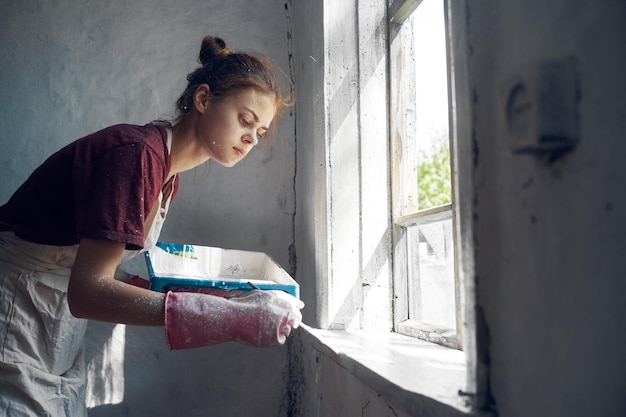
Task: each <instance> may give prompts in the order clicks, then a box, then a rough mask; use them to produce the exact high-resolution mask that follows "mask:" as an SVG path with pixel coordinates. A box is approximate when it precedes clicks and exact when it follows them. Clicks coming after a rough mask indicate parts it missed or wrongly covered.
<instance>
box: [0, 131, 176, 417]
mask: <svg viewBox="0 0 626 417" xmlns="http://www.w3.org/2000/svg"><path fill="white" fill-rule="evenodd" d="M167 132H168V151H169V150H170V149H171V140H172V133H171V128H170V127H169V126H167ZM170 200H171V194H170V196H169V197H168V198H167V199H166V201H165V202H163V193H162V192H161V193H160V196H159V200H158V202H157V204H158V206H157V207H159V211H158V212H157V215H156V216H155V219H154V221H153V223H152V226H151V227H150V230H149V231H148V233H147V234H146V240H145V246H144V250H147V249H148V248H150V247H152V246H154V244H156V242H157V240H158V236H159V234H160V232H161V228H162V226H163V222H164V221H165V216H166V214H167V210H168V208H169V203H170ZM77 249H78V246H50V245H40V244H36V243H31V242H27V241H25V240H23V239H20V238H19V237H17V236H15V234H14V233H13V232H0V416H6V417H17V416H19V417H26V416H28V417H30V416H32V417H42V416H44V417H62V416H67V417H85V416H87V408H86V405H85V387H86V375H87V374H86V367H85V361H84V343H83V339H84V335H85V331H86V328H87V320H84V319H78V318H75V317H74V316H72V314H71V313H70V310H69V306H68V303H67V286H68V282H69V277H70V272H71V268H72V266H73V264H74V259H75V258H76V251H77ZM139 252H140V251H125V253H124V256H123V259H122V261H125V260H127V259H129V258H130V257H132V256H134V255H136V254H138V253H139Z"/></svg>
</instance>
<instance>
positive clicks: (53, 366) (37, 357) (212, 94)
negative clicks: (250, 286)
mask: <svg viewBox="0 0 626 417" xmlns="http://www.w3.org/2000/svg"><path fill="white" fill-rule="evenodd" d="M200 62H201V64H202V67H200V68H198V69H197V70H196V71H194V72H192V73H191V74H190V75H189V76H188V77H187V80H188V81H189V83H188V86H187V88H186V90H185V91H184V93H183V94H182V96H181V97H180V98H179V99H178V102H177V108H178V111H179V113H180V117H179V119H178V122H177V123H176V124H175V125H174V126H172V125H170V124H169V123H165V122H154V123H150V124H148V125H145V126H134V125H117V126H112V127H109V128H107V129H104V130H102V131H100V132H96V133H94V134H92V135H89V136H86V137H84V138H82V139H79V140H77V141H75V142H73V143H71V144H69V145H67V146H66V147H64V148H63V149H61V150H60V151H58V152H57V153H55V154H54V155H52V156H51V157H50V158H49V159H48V160H47V161H45V162H44V163H43V164H42V165H41V166H40V167H39V168H37V170H35V171H34V172H33V174H32V175H31V176H30V177H29V179H28V180H27V181H26V182H25V183H24V184H23V185H22V186H21V187H20V188H19V189H18V190H17V191H16V192H15V194H14V195H13V196H12V197H11V199H10V200H9V202H7V203H6V204H5V205H4V206H2V207H0V297H2V300H1V301H0V349H1V350H0V393H1V395H0V415H33V416H41V415H52V416H64V415H67V416H70V415H71V416H74V417H75V416H81V415H86V409H85V402H84V397H85V379H86V374H85V368H84V360H83V351H82V349H83V348H82V341H83V336H84V333H85V328H86V320H85V319H93V320H102V321H109V322H115V323H125V324H134V325H157V326H164V327H165V336H166V341H167V344H168V346H169V347H170V349H185V348H193V347H200V346H207V345H212V344H216V343H221V342H226V341H238V342H241V343H244V344H248V345H252V346H257V347H265V346H276V345H280V344H282V343H284V341H285V339H286V337H287V336H288V335H289V333H290V332H291V330H292V329H293V328H296V327H298V325H299V323H300V320H301V317H302V316H301V314H300V309H301V308H302V307H303V304H302V302H300V301H299V300H297V299H295V298H293V297H291V296H289V295H287V294H285V293H282V292H272V291H257V290H254V291H251V292H239V293H228V296H221V297H220V296H217V295H212V294H207V293H192V292H168V293H167V294H165V293H157V292H153V291H149V290H147V289H144V288H141V287H139V286H133V285H129V284H127V283H125V282H122V281H119V280H116V279H114V277H115V274H116V270H117V267H118V265H119V264H120V262H121V261H123V260H125V259H128V258H129V257H132V256H133V255H136V254H137V253H138V252H139V251H140V250H145V249H148V248H149V247H150V246H151V245H153V244H154V243H156V240H157V237H158V235H159V232H160V229H161V225H162V223H163V221H164V219H165V215H166V212H167V210H168V207H169V203H170V201H171V199H172V198H173V197H174V195H175V194H176V190H177V187H178V173H180V172H183V171H186V170H189V169H191V168H194V167H196V166H198V165H200V164H202V163H204V162H206V161H208V160H214V161H216V162H218V163H220V164H223V165H225V166H229V167H230V166H233V165H235V164H236V163H237V162H239V161H241V160H242V159H243V158H244V157H245V156H246V155H247V154H248V152H250V150H251V149H252V148H253V147H254V146H255V145H257V144H258V142H259V141H260V140H263V139H264V138H265V137H266V136H267V134H268V131H269V130H270V129H271V125H272V121H273V120H274V118H275V117H276V116H278V115H279V114H280V113H281V112H282V111H283V110H284V109H285V107H287V106H288V105H289V104H290V103H289V99H288V96H287V95H285V94H284V93H283V92H282V90H281V86H280V85H279V83H278V82H277V77H276V76H275V73H274V71H273V69H272V66H271V64H270V63H269V61H268V60H266V59H265V58H263V57H258V56H253V55H249V54H245V53H235V52H232V51H230V50H229V49H228V48H227V47H226V44H225V43H224V41H223V40H221V39H219V38H213V37H211V36H207V37H206V38H205V39H204V40H203V42H202V46H201V50H200ZM214 294H216V293H214ZM218 295H219V294H218ZM222 295H224V294H222Z"/></svg>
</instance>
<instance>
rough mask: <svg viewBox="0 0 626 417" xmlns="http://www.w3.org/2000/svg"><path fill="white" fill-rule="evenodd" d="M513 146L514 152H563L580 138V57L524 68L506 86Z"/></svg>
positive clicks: (509, 130)
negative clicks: (578, 72) (578, 58)
mask: <svg viewBox="0 0 626 417" xmlns="http://www.w3.org/2000/svg"><path fill="white" fill-rule="evenodd" d="M504 95H505V101H504V103H505V119H506V126H507V130H508V135H507V137H508V140H509V147H510V149H511V151H512V152H514V153H561V152H566V151H569V150H571V149H572V148H574V146H576V143H577V141H578V114H577V107H578V101H579V99H580V93H579V81H578V74H577V69H576V60H575V59H574V58H573V57H566V58H562V59H558V60H550V61H543V62H539V63H537V64H535V65H533V66H528V67H526V68H522V69H521V71H520V74H519V75H517V76H516V77H515V78H514V79H512V80H511V81H510V82H508V83H507V84H506V85H505V88H504Z"/></svg>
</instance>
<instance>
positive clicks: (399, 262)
mask: <svg viewBox="0 0 626 417" xmlns="http://www.w3.org/2000/svg"><path fill="white" fill-rule="evenodd" d="M421 3H422V0H396V1H394V2H393V3H392V4H391V5H390V7H389V12H388V13H389V21H388V24H389V61H390V62H389V67H390V69H389V74H390V82H389V89H390V91H389V95H390V100H389V102H390V110H389V111H390V142H391V155H392V158H391V167H392V169H391V183H392V192H391V194H392V195H391V198H392V225H393V245H392V246H393V248H394V249H393V252H394V253H393V259H394V262H393V299H394V303H393V317H394V320H393V329H394V331H395V332H397V333H400V334H404V335H407V336H412V337H417V338H419V339H422V340H426V341H430V342H433V343H437V344H441V345H444V346H447V347H450V348H455V349H462V347H463V316H464V314H463V301H462V285H461V282H460V275H461V274H460V273H459V261H458V259H459V252H458V251H459V245H458V242H459V236H458V233H459V227H458V216H457V213H456V203H455V202H456V201H457V198H456V197H457V195H458V194H457V175H456V172H457V170H456V167H455V163H454V161H455V159H456V158H455V156H456V146H455V131H454V120H455V115H454V106H455V104H454V101H453V100H454V99H455V95H454V94H453V92H452V90H453V85H452V77H451V73H452V62H453V61H452V56H451V45H450V37H449V33H450V24H449V18H448V4H447V1H445V0H444V15H445V18H444V24H445V26H446V29H445V33H446V34H445V42H446V61H447V62H446V64H447V68H448V71H447V77H448V103H449V104H448V111H449V117H448V119H449V146H450V173H451V183H452V184H451V187H452V195H451V200H452V202H451V203H450V204H445V205H443V206H439V207H433V208H429V209H426V210H419V209H418V207H417V193H416V190H417V181H418V180H417V173H416V170H417V149H416V148H417V146H416V145H415V140H414V133H413V132H414V131H415V129H414V126H415V124H416V120H415V118H414V117H412V116H413V115H414V114H415V112H414V111H411V110H412V108H411V101H410V100H406V94H403V93H404V92H406V91H414V90H415V88H414V83H415V81H414V80H415V72H414V68H413V65H410V63H411V62H414V60H412V56H413V54H414V53H415V52H414V50H413V43H412V32H411V30H410V28H407V27H406V26H405V22H406V21H407V20H408V19H409V18H410V17H411V15H412V14H413V13H414V12H415V11H416V10H417V8H418V7H419V6H420V4H421ZM444 217H448V218H451V219H452V234H453V236H452V239H453V245H454V252H455V254H454V266H453V270H454V289H455V291H454V300H455V313H456V314H455V316H456V317H455V318H456V329H451V328H446V327H442V326H437V325H433V324H430V323H425V322H422V321H420V320H419V317H415V316H416V314H415V311H416V310H419V309H420V308H421V305H420V302H419V297H417V298H418V301H417V302H416V301H413V300H412V298H413V297H412V296H411V294H412V293H413V294H415V292H417V291H418V290H419V288H418V287H419V278H418V277H416V275H418V274H416V273H414V270H415V267H414V266H413V265H411V264H412V262H411V261H410V259H415V258H416V257H415V256H412V249H413V247H414V246H415V245H414V242H412V240H413V239H412V238H411V235H413V234H414V233H411V232H410V228H412V227H415V226H417V225H419V224H427V223H430V222H434V221H439V220H441V219H442V218H444ZM418 315H419V314H418Z"/></svg>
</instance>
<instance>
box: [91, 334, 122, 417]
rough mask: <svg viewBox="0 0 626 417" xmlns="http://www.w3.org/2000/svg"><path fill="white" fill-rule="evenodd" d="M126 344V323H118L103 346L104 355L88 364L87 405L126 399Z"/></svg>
mask: <svg viewBox="0 0 626 417" xmlns="http://www.w3.org/2000/svg"><path fill="white" fill-rule="evenodd" d="M125 345H126V325H124V324H116V325H115V327H113V331H112V332H111V337H110V338H109V339H108V340H107V341H106V342H105V343H104V344H103V346H102V355H101V356H97V357H95V358H94V359H92V360H91V361H90V362H89V364H88V365H87V376H88V382H87V393H88V394H87V400H86V401H87V407H89V408H93V407H97V406H99V405H105V404H120V403H121V402H122V401H124V347H125ZM96 358H97V359H98V360H96Z"/></svg>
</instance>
